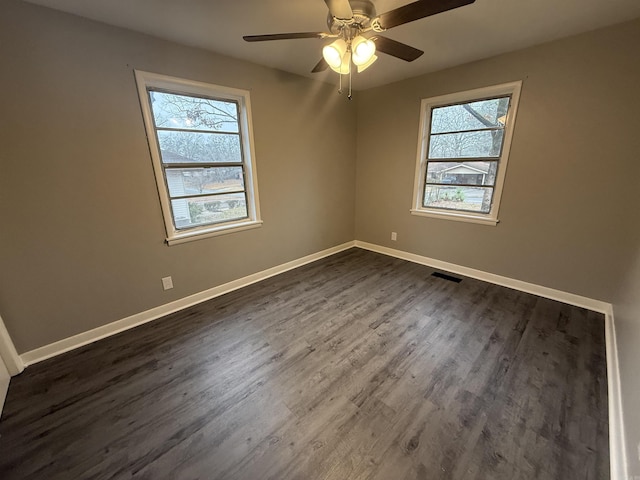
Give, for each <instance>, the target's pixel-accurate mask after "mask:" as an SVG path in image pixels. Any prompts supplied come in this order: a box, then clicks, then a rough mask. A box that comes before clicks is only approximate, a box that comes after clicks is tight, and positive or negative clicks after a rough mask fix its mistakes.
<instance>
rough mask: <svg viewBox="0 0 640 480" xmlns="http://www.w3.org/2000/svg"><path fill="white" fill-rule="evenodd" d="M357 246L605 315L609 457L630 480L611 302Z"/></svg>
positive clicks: (616, 475) (620, 478)
mask: <svg viewBox="0 0 640 480" xmlns="http://www.w3.org/2000/svg"><path fill="white" fill-rule="evenodd" d="M355 244H356V247H359V248H363V249H365V250H371V251H372V252H377V253H382V254H384V255H389V256H391V257H396V258H400V259H402V260H408V261H410V262H414V263H419V264H421V265H426V266H428V267H432V268H437V269H439V270H445V271H447V272H452V273H457V274H459V275H464V276H466V277H471V278H475V279H478V280H483V281H485V282H489V283H493V284H496V285H501V286H504V287H509V288H513V289H515V290H519V291H522V292H526V293H531V294H534V295H538V296H539V297H544V298H549V299H551V300H557V301H559V302H563V303H567V304H569V305H575V306H577V307H582V308H586V309H588V310H593V311H595V312H599V313H603V314H604V315H605V342H606V352H607V382H608V385H607V387H608V388H607V390H608V395H607V397H608V401H609V407H608V409H609V456H610V469H611V480H627V476H626V470H627V460H626V450H625V437H624V423H623V417H622V397H621V393H620V371H619V367H618V348H617V343H616V332H615V324H614V319H613V307H612V305H611V304H610V303H607V302H602V301H600V300H594V299H592V298H587V297H582V296H580V295H575V294H573V293H568V292H563V291H561V290H555V289H553V288H549V287H543V286H541V285H536V284H533V283H528V282H523V281H521V280H515V279H513V278H508V277H503V276H501V275H496V274H493V273H487V272H483V271H482V270H475V269H473V268H469V267H463V266H461V265H456V264H455V263H449V262H444V261H442V260H436V259H435V258H429V257H424V256H422V255H416V254H414V253H409V252H405V251H402V250H395V249H393V248H389V247H383V246H381V245H376V244H373V243H367V242H362V241H359V240H356V242H355Z"/></svg>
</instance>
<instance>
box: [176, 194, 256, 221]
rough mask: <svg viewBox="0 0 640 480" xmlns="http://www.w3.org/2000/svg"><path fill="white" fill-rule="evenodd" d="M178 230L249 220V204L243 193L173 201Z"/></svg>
mask: <svg viewBox="0 0 640 480" xmlns="http://www.w3.org/2000/svg"><path fill="white" fill-rule="evenodd" d="M171 208H172V210H173V219H174V223H175V226H176V228H177V229H184V228H192V227H198V226H202V225H208V224H211V223H221V222H228V221H229V220H239V219H241V218H247V217H248V213H247V202H246V199H245V196H244V194H243V193H232V194H229V195H214V196H210V197H196V198H178V199H173V200H171Z"/></svg>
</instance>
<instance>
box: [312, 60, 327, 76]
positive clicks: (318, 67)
mask: <svg viewBox="0 0 640 480" xmlns="http://www.w3.org/2000/svg"><path fill="white" fill-rule="evenodd" d="M327 68H329V64H328V63H327V62H326V61H325V59H324V58H321V59H320V61H319V62H318V64H317V65H316V66H315V67H313V70H311V73H319V72H324V71H325V70H326V69H327Z"/></svg>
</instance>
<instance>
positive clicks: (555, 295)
mask: <svg viewBox="0 0 640 480" xmlns="http://www.w3.org/2000/svg"><path fill="white" fill-rule="evenodd" d="M355 245H356V247H359V248H364V249H365V250H371V251H372V252H377V253H382V254H384V255H389V256H391V257H396V258H401V259H402V260H408V261H410V262H414V263H419V264H421V265H426V266H428V267H432V268H437V269H438V270H445V271H447V272H452V273H457V274H459V275H464V276H465V277H471V278H475V279H477V280H483V281H485V282H489V283H493V284H495V285H501V286H503V287H509V288H513V289H514V290H519V291H521V292H526V293H532V294H533V295H538V296H539V297H544V298H549V299H551V300H558V301H559V302H562V303H567V304H569V305H575V306H576V307H582V308H586V309H587V310H593V311H594V312H599V313H604V314H605V315H606V314H607V312H609V311H611V304H610V303H607V302H602V301H600V300H594V299H592V298H587V297H582V296H580V295H575V294H573V293H568V292H563V291H561V290H555V289H553V288H549V287H543V286H541V285H536V284H534V283H529V282H523V281H522V280H515V279H513V278H509V277H503V276H502V275H496V274H494V273H488V272H483V271H482V270H476V269H474V268H469V267H463V266H462V265H456V264H455V263H449V262H444V261H442V260H436V259H435V258H429V257H424V256H422V255H416V254H415V253H409V252H405V251H403V250H395V249H393V248H389V247H383V246H381V245H376V244H373V243H367V242H361V241H360V240H356V242H355Z"/></svg>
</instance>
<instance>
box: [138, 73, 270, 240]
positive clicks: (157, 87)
mask: <svg viewBox="0 0 640 480" xmlns="http://www.w3.org/2000/svg"><path fill="white" fill-rule="evenodd" d="M136 78H137V81H138V89H139V94H140V98H141V104H142V109H143V114H144V117H145V126H146V128H147V136H148V138H149V146H150V148H151V153H152V158H153V161H154V170H155V173H156V182H157V184H158V190H159V193H160V200H161V204H162V210H163V214H164V218H165V226H166V229H167V240H168V242H169V243H173V242H175V243H177V242H178V241H182V240H181V239H188V238H195V237H196V236H200V235H212V234H219V233H227V232H228V231H233V230H234V229H245V228H248V227H249V226H257V225H258V224H260V223H261V222H260V219H259V210H258V204H257V185H256V181H255V166H254V165H253V163H252V157H253V155H252V151H253V149H252V143H251V140H252V132H251V124H250V109H249V93H248V92H245V91H242V90H236V89H229V88H226V87H219V86H215V85H209V84H203V83H200V82H192V81H189V80H183V79H176V78H172V77H167V76H163V75H157V74H151V73H147V72H136Z"/></svg>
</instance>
